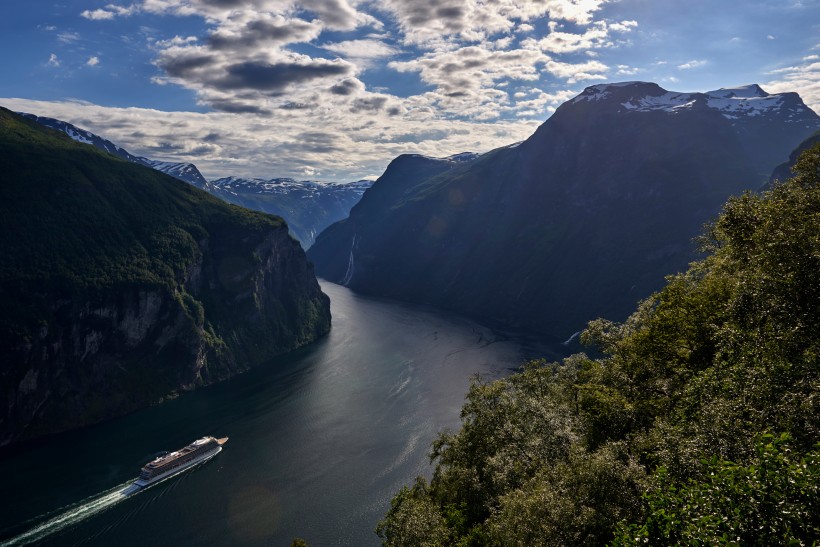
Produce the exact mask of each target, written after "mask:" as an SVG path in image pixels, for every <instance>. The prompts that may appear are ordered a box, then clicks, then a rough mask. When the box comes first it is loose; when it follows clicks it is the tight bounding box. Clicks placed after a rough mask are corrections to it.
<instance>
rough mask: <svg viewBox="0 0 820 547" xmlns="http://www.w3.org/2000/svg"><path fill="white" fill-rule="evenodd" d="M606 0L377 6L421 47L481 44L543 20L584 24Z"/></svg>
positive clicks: (416, 1)
mask: <svg viewBox="0 0 820 547" xmlns="http://www.w3.org/2000/svg"><path fill="white" fill-rule="evenodd" d="M606 1H607V0H540V1H529V2H528V1H521V0H473V1H469V2H464V1H463V0H413V1H412V2H409V1H407V0H382V1H381V2H380V4H379V6H380V7H381V9H383V10H385V11H387V12H388V13H390V14H391V15H392V16H393V17H394V18H395V20H396V21H397V22H398V24H399V26H400V28H401V30H402V33H403V35H404V40H405V42H407V43H413V44H419V45H423V44H425V42H428V41H430V40H436V39H441V38H446V37H458V38H459V39H461V40H468V41H481V40H483V39H486V38H487V37H489V36H492V35H494V34H498V33H504V32H509V31H511V30H512V29H513V28H514V27H515V26H516V25H518V24H525V25H526V24H528V22H529V21H534V20H536V19H540V18H544V17H549V18H550V19H553V20H563V21H570V22H572V23H576V24H579V25H587V24H589V23H590V22H591V20H592V16H593V14H594V13H595V12H597V11H598V10H600V9H601V6H602V5H603V4H605V3H606Z"/></svg>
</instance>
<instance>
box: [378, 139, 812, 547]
mask: <svg viewBox="0 0 820 547" xmlns="http://www.w3.org/2000/svg"><path fill="white" fill-rule="evenodd" d="M795 172H796V176H795V177H794V178H792V179H791V180H789V181H788V182H786V183H783V184H780V185H776V186H775V187H774V188H773V189H771V190H770V191H768V192H765V193H764V194H762V195H756V194H745V195H743V196H741V197H738V198H732V199H730V200H729V202H728V203H727V204H726V205H725V207H724V209H723V212H722V213H721V215H720V216H719V218H718V219H717V220H716V221H715V222H714V223H713V224H712V225H711V226H710V227H709V228H708V230H707V232H706V234H705V235H704V237H703V248H704V251H706V252H707V253H708V255H707V257H706V258H705V259H703V260H701V261H699V262H696V263H693V264H692V265H691V267H690V269H689V270H688V271H686V272H685V273H681V274H678V275H674V276H670V277H669V278H668V281H667V285H666V287H665V288H663V289H662V290H661V291H659V292H658V293H656V294H655V295H653V296H651V297H650V298H648V299H646V300H645V301H644V302H643V303H641V304H640V305H639V307H638V309H637V310H636V311H635V312H634V314H633V315H632V316H631V317H629V319H628V320H627V321H625V322H624V323H622V324H621V323H613V322H609V321H605V320H597V321H594V322H592V323H590V325H589V327H588V328H587V330H586V331H585V333H584V335H583V339H584V340H585V341H586V342H587V343H589V344H593V345H594V346H596V347H597V348H598V350H599V351H601V353H602V354H603V355H604V356H603V357H602V358H599V359H591V358H589V357H587V356H586V355H583V354H581V355H576V356H573V357H570V358H568V359H567V360H566V361H565V362H564V363H562V364H557V363H553V364H548V363H544V362H534V363H530V364H529V365H527V366H526V367H525V369H524V370H523V371H522V372H520V373H518V374H514V375H512V376H510V377H509V378H506V379H503V380H499V381H495V382H484V381H482V380H480V379H477V380H476V381H475V382H474V383H473V385H472V387H471V388H470V391H469V393H468V395H467V401H466V403H465V405H464V407H463V408H462V412H461V417H462V427H461V429H460V430H459V431H457V432H445V433H442V434H441V435H440V436H439V438H438V440H437V441H436V442H435V443H434V445H433V449H432V455H431V458H432V460H433V462H434V463H435V471H434V474H433V477H432V480H431V481H429V482H428V481H426V480H425V479H422V478H419V479H418V480H417V482H416V483H415V484H414V485H412V486H408V487H405V488H404V489H402V490H401V491H400V492H399V493H398V494H397V495H396V496H395V497H394V498H393V500H392V504H391V508H390V510H389V512H388V513H387V515H386V516H385V518H384V519H383V520H382V521H381V523H380V524H379V526H378V529H377V533H378V534H379V536H380V537H381V538H382V540H383V542H384V544H385V545H389V546H400V545H401V546H407V545H425V546H437V545H441V546H444V545H461V546H468V545H493V546H508V545H509V546H516V545H517V546H537V545H545V546H546V545H550V546H552V545H604V544H612V545H624V546H625V545H761V546H762V545H818V544H820V442H819V441H820V144H818V145H815V146H814V147H813V148H811V149H809V150H808V151H806V152H805V153H804V154H803V155H802V156H801V159H800V161H799V162H798V163H797V166H796V170H795Z"/></svg>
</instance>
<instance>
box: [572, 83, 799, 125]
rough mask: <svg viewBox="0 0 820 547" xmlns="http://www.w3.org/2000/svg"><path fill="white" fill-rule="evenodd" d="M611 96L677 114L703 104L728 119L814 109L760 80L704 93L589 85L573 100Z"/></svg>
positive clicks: (641, 108) (627, 105) (795, 114)
mask: <svg viewBox="0 0 820 547" xmlns="http://www.w3.org/2000/svg"><path fill="white" fill-rule="evenodd" d="M610 98H612V99H615V100H617V101H618V104H619V105H620V106H621V107H622V108H623V109H624V110H627V111H631V112H653V111H664V112H669V113H673V114H674V113H676V112H680V111H681V110H682V109H691V108H697V107H700V106H701V105H702V106H704V107H706V108H711V109H714V110H717V111H719V112H720V113H721V115H723V116H724V117H725V118H727V119H729V120H736V119H738V118H740V117H742V116H743V117H756V116H764V115H767V114H769V113H776V112H778V111H780V110H781V109H786V112H788V115H787V116H786V118H787V121H792V122H797V121H800V118H802V117H803V116H804V115H807V114H809V113H810V112H811V110H810V109H809V108H808V107H807V106H806V105H805V104H803V102H802V101H801V100H800V98H799V97H798V96H797V95H796V94H795V93H776V94H770V93H767V92H766V91H764V90H763V89H762V88H761V87H760V86H759V85H757V84H749V85H745V86H740V87H732V88H721V89H716V90H714V91H707V92H705V93H697V92H696V93H681V92H676V91H667V90H665V89H663V88H662V87H660V86H658V85H657V84H653V83H649V82H619V83H613V84H598V85H594V86H590V87H587V88H586V89H585V90H584V91H583V92H582V93H581V94H580V95H578V96H577V97H575V98H574V99H572V100H571V101H570V102H571V103H580V102H585V101H586V102H597V101H600V100H602V99H610Z"/></svg>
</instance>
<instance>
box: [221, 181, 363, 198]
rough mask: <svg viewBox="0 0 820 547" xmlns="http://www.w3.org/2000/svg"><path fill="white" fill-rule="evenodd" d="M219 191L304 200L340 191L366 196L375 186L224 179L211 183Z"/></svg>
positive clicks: (355, 183) (361, 182) (322, 182)
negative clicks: (292, 196) (289, 196)
mask: <svg viewBox="0 0 820 547" xmlns="http://www.w3.org/2000/svg"><path fill="white" fill-rule="evenodd" d="M210 184H212V185H213V186H214V187H216V188H218V189H219V190H222V191H226V192H228V193H231V194H234V195H236V194H239V193H249V194H299V195H300V196H301V197H303V198H312V197H317V196H319V195H322V194H333V193H336V192H339V191H344V192H351V193H353V194H358V195H361V194H364V192H365V190H367V189H368V188H370V187H371V186H373V181H372V180H357V181H355V182H324V181H317V180H295V179H292V178H273V179H260V178H242V177H224V178H221V179H216V180H213V181H211V182H210Z"/></svg>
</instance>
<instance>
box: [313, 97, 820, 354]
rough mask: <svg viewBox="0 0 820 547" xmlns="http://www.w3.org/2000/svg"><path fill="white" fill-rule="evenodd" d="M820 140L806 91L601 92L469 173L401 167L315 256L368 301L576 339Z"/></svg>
mask: <svg viewBox="0 0 820 547" xmlns="http://www.w3.org/2000/svg"><path fill="white" fill-rule="evenodd" d="M817 129H820V117H818V116H817V114H815V113H814V112H813V111H812V110H811V109H809V108H808V107H807V106H806V105H805V104H803V101H802V100H801V99H800V97H799V96H798V95H797V94H796V93H780V94H769V93H766V92H765V91H764V90H763V89H761V88H760V87H759V86H756V85H750V86H743V87H740V88H732V89H719V90H716V91H709V92H706V93H678V92H672V91H667V90H665V89H663V88H661V87H660V86H658V85H657V84H654V83H647V82H624V83H617V84H604V85H594V86H591V87H588V88H587V89H586V90H584V91H583V92H582V93H581V94H580V95H578V96H577V97H575V98H574V99H571V100H569V101H567V102H566V103H564V104H562V105H561V106H560V107H559V108H558V109H556V111H555V113H554V114H553V115H552V116H551V117H550V118H549V119H547V121H546V122H544V123H543V124H542V125H541V126H540V127H539V128H538V129H537V130H536V131H535V133H534V134H533V135H532V136H531V137H530V138H528V139H527V140H526V141H524V142H522V143H519V144H516V145H511V146H506V147H502V148H499V149H496V150H493V151H491V152H488V153H486V154H483V155H482V156H480V157H478V158H476V159H474V160H473V161H470V162H467V163H464V164H461V165H457V166H448V165H447V164H446V163H443V162H441V161H439V162H435V161H433V160H429V159H426V160H425V159H422V158H418V157H411V156H400V157H399V158H397V159H395V160H394V161H393V162H392V163H391V164H390V166H388V168H387V170H386V171H385V173H384V174H383V175H382V176H381V177H380V178H379V180H377V181H376V183H375V184H374V185H373V188H372V189H371V190H368V191H367V193H366V194H365V195H364V197H363V198H362V201H361V202H360V203H359V204H358V205H357V206H356V207H355V208H354V209H353V210H352V211H351V213H350V216H349V217H348V218H347V219H346V220H344V221H342V222H338V223H336V224H334V225H332V226H330V227H329V228H328V229H327V230H325V231H324V232H322V233H321V234H320V235H319V237H318V238H317V239H316V243H315V244H314V245H313V247H311V248H310V249H309V250H308V257H309V258H310V259H311V260H312V261H313V262H314V265H315V267H316V272H317V274H318V275H320V276H321V277H324V278H325V279H328V280H331V281H334V282H339V283H343V284H346V285H348V286H350V287H351V288H353V289H355V290H357V291H361V292H366V293H370V294H376V295H380V296H387V297H391V298H396V299H400V300H406V301H411V302H419V303H425V304H433V305H437V306H440V307H443V308H447V309H451V310H456V311H459V312H465V313H468V314H470V315H476V316H484V317H488V318H492V319H494V320H498V321H502V322H505V323H508V324H511V325H516V326H522V327H526V328H530V329H534V330H538V331H541V332H545V333H551V334H554V335H557V336H558V337H560V340H565V339H566V338H568V337H569V336H570V335H571V334H572V333H574V332H576V331H578V330H579V329H581V328H582V327H583V326H584V325H585V324H586V322H587V321H589V320H591V319H594V318H595V317H599V316H604V317H607V318H609V319H615V320H622V319H624V317H625V313H627V312H628V311H631V310H634V308H635V302H637V301H639V300H640V299H642V298H644V297H646V296H647V295H649V294H650V293H651V292H652V291H654V290H657V289H658V288H659V287H660V286H661V285H662V283H663V281H664V276H665V275H668V274H672V273H674V272H677V271H681V270H685V269H686V268H687V265H688V263H689V262H690V261H691V260H693V259H694V258H696V257H697V255H696V249H695V245H694V244H693V243H692V238H693V237H695V236H697V235H698V234H699V233H701V231H702V227H703V224H704V223H706V222H708V221H709V220H711V219H713V218H714V217H715V215H716V214H717V213H718V212H719V211H720V208H721V207H722V205H723V204H724V203H725V201H726V199H727V198H728V197H729V196H732V195H737V194H740V193H741V192H743V191H744V190H757V189H758V188H759V187H760V185H761V184H762V183H763V182H764V181H766V180H768V178H769V176H770V174H771V172H772V169H773V168H774V167H775V166H776V165H778V164H780V163H782V162H783V161H785V160H786V159H787V158H788V157H789V153H790V152H791V151H792V150H793V149H794V148H795V147H796V146H797V145H798V144H799V143H800V142H802V141H803V140H804V139H806V137H808V136H809V135H811V134H812V133H813V132H814V131H816V130H817Z"/></svg>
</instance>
